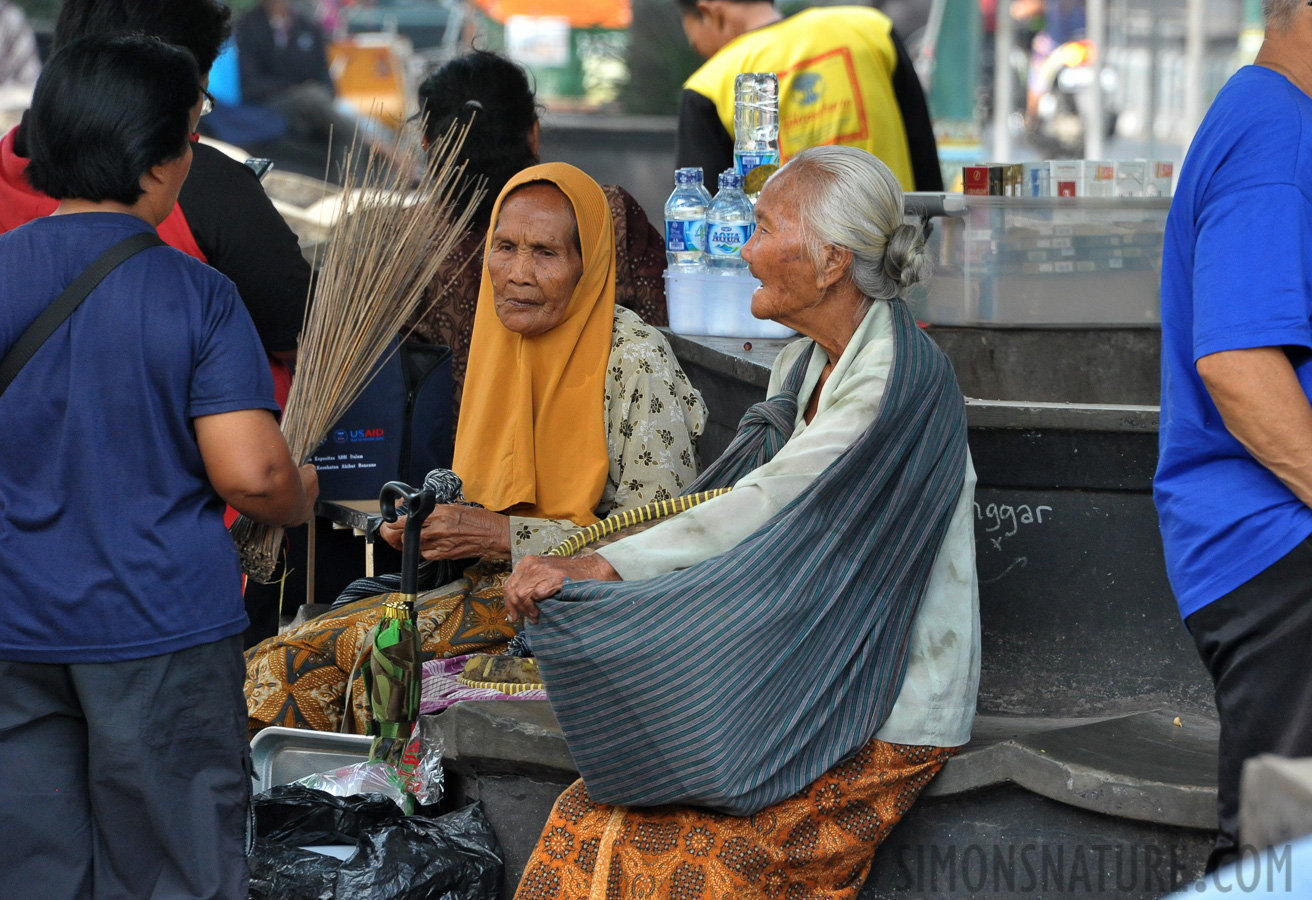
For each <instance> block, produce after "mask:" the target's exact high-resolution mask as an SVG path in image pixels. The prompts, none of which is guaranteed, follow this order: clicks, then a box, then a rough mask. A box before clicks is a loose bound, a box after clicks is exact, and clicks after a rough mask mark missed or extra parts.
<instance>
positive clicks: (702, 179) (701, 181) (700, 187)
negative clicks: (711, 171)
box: [684, 166, 711, 206]
mask: <svg viewBox="0 0 1312 900" xmlns="http://www.w3.org/2000/svg"><path fill="white" fill-rule="evenodd" d="M684 171H685V172H692V173H693V177H694V179H695V180H696V182H697V193H699V194H701V196H702V199H703V200H705V201H706V205H707V206H710V205H711V192H710V191H708V190H706V176H705V175H703V174H702V167H701V166H689V167H688V168H687V169H685V170H684Z"/></svg>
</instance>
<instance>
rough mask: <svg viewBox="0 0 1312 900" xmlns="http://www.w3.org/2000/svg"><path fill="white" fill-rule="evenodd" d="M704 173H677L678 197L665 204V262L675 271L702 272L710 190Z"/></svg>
mask: <svg viewBox="0 0 1312 900" xmlns="http://www.w3.org/2000/svg"><path fill="white" fill-rule="evenodd" d="M701 171H702V170H701V169H698V168H693V169H679V170H678V171H677V172H675V173H674V193H672V194H670V199H669V200H667V201H665V260H666V262H667V263H668V264H669V265H670V267H671V268H676V267H677V268H680V269H684V270H694V271H695V270H697V269H700V268H702V265H703V255H704V254H705V252H706V201H707V199H709V198H707V197H706V196H705V193H706V189H705V188H704V187H701V181H702V174H701Z"/></svg>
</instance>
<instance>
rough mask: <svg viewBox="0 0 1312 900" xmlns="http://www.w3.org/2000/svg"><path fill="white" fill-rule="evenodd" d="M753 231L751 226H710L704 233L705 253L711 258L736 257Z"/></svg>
mask: <svg viewBox="0 0 1312 900" xmlns="http://www.w3.org/2000/svg"><path fill="white" fill-rule="evenodd" d="M753 230H754V226H752V225H724V224H716V225H711V226H709V227H708V228H707V232H706V252H707V253H709V254H711V256H738V255H739V254H740V251H741V250H742V249H743V244H745V243H747V241H748V239H749V238H751V236H752V231H753Z"/></svg>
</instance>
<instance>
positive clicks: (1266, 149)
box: [1153, 66, 1312, 617]
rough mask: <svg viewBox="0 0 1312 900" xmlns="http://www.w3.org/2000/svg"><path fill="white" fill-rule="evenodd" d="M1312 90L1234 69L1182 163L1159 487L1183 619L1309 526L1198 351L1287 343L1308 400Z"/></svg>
mask: <svg viewBox="0 0 1312 900" xmlns="http://www.w3.org/2000/svg"><path fill="white" fill-rule="evenodd" d="M1310 192H1312V98H1309V97H1308V96H1307V95H1306V94H1304V93H1303V92H1302V91H1300V90H1299V89H1298V88H1297V87H1295V86H1294V85H1293V84H1292V83H1290V82H1289V81H1288V80H1287V79H1286V78H1285V77H1284V76H1283V75H1280V74H1278V73H1276V72H1274V71H1272V70H1270V69H1266V68H1262V67H1259V66H1248V67H1246V68H1243V69H1240V70H1239V72H1237V73H1236V74H1235V75H1234V77H1232V78H1231V79H1230V81H1229V82H1228V83H1227V84H1226V86H1225V87H1224V88H1223V89H1222V90H1221V92H1220V93H1219V94H1218V95H1217V97H1216V100H1215V101H1214V102H1213V103H1212V107H1211V109H1210V110H1209V111H1208V113H1207V117H1206V118H1205V119H1204V120H1203V123H1202V125H1201V126H1200V127H1199V129H1198V134H1197V136H1196V137H1195V138H1194V141H1193V143H1192V144H1191V145H1190V146H1189V153H1188V156H1187V157H1186V159H1185V161H1184V165H1183V167H1181V170H1180V181H1179V185H1178V187H1177V188H1176V192H1175V199H1174V200H1173V201H1172V203H1171V212H1170V216H1169V217H1168V219H1167V223H1166V241H1165V246H1164V249H1163V253H1162V418H1161V432H1160V435H1159V444H1158V446H1159V458H1158V463H1157V476H1156V478H1155V479H1154V482H1153V494H1154V499H1155V501H1156V503H1157V512H1158V515H1159V517H1160V520H1161V528H1162V541H1163V543H1164V545H1165V549H1166V569H1167V573H1168V575H1169V576H1170V579H1171V587H1172V589H1173V590H1174V591H1175V595H1176V599H1177V600H1178V602H1179V604H1180V613H1181V615H1182V616H1186V617H1187V616H1189V615H1190V614H1191V613H1193V612H1196V611H1197V610H1198V609H1200V608H1202V607H1203V606H1206V605H1207V604H1208V603H1211V602H1212V601H1213V600H1215V599H1217V598H1218V597H1220V596H1222V595H1224V594H1226V593H1228V592H1230V591H1232V590H1234V589H1235V588H1237V587H1239V586H1240V585H1242V584H1244V583H1245V582H1247V581H1249V580H1250V579H1252V578H1253V577H1254V576H1255V575H1257V574H1259V573H1260V572H1261V571H1262V570H1263V569H1266V568H1267V567H1269V566H1270V565H1271V564H1272V563H1274V562H1276V561H1277V560H1279V559H1280V558H1281V557H1282V556H1284V555H1285V554H1287V553H1288V552H1289V551H1291V550H1292V549H1294V547H1295V546H1297V545H1298V544H1299V542H1301V541H1302V540H1303V539H1304V538H1306V537H1307V536H1308V535H1309V534H1312V510H1309V509H1308V508H1307V507H1306V506H1304V505H1303V503H1301V502H1300V501H1299V500H1298V498H1297V497H1295V496H1294V494H1293V493H1292V492H1290V490H1289V489H1288V488H1286V487H1285V486H1284V484H1283V483H1281V482H1280V480H1279V479H1277V478H1276V477H1275V476H1274V475H1272V474H1271V472H1270V471H1268V470H1267V469H1266V468H1264V467H1263V466H1261V465H1260V464H1259V463H1258V462H1257V461H1256V460H1255V459H1253V457H1252V456H1251V455H1249V453H1248V451H1247V450H1245V449H1244V447H1243V446H1242V445H1241V444H1240V443H1239V441H1238V440H1236V439H1235V438H1234V436H1233V435H1231V434H1230V432H1229V431H1227V430H1226V428H1225V424H1224V423H1223V422H1222V421H1221V415H1220V413H1219V412H1217V409H1216V406H1215V404H1213V403H1212V400H1211V397H1210V396H1209V395H1208V393H1207V390H1206V388H1204V386H1203V383H1202V380H1201V379H1200V378H1199V377H1198V372H1197V370H1196V368H1195V363H1196V362H1197V360H1198V359H1199V358H1200V357H1203V356H1207V355H1209V354H1212V353H1217V352H1220V351H1223V350H1242V349H1250V348H1254V347H1287V348H1290V357H1291V361H1292V362H1293V364H1294V368H1295V371H1296V372H1297V374H1298V379H1299V382H1300V383H1301V384H1302V386H1303V391H1304V393H1306V394H1308V395H1309V396H1310V397H1312V354H1309V352H1308V351H1309V349H1312V324H1310V322H1312V193H1310Z"/></svg>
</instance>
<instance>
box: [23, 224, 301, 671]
mask: <svg viewBox="0 0 1312 900" xmlns="http://www.w3.org/2000/svg"><path fill="white" fill-rule="evenodd" d="M148 228H149V226H148V225H147V224H146V223H145V222H143V221H141V220H140V219H137V218H134V217H132V216H129V215H123V214H116V213H83V214H76V215H65V216H51V217H49V218H44V219H36V220H34V221H32V222H30V223H29V224H27V225H24V226H22V227H21V228H17V229H15V230H13V231H11V232H9V233H8V234H5V235H2V236H0V354H3V353H5V352H8V350H9V348H10V347H11V346H13V344H14V342H15V341H16V340H17V339H18V336H19V335H20V334H22V332H23V331H24V329H26V328H27V326H28V325H30V324H31V322H32V321H33V320H34V319H35V318H36V316H37V315H38V313H39V312H40V311H41V310H43V309H44V308H45V307H47V306H48V305H49V304H50V303H51V301H53V300H54V299H55V296H56V295H57V294H58V293H59V292H60V291H61V290H62V289H63V288H64V287H65V286H66V285H68V284H69V283H70V282H72V280H73V279H74V278H75V277H76V276H77V275H78V274H79V273H81V272H82V270H83V269H85V268H86V267H87V265H89V264H90V263H91V261H92V260H94V259H95V258H96V257H97V256H99V255H100V253H101V252H103V251H104V250H106V249H108V248H109V247H110V246H112V245H113V244H115V243H117V242H119V241H120V240H122V239H123V238H125V237H129V236H130V235H132V234H135V233H137V232H141V231H145V230H147V229H148ZM241 409H268V410H277V406H276V405H275V404H274V402H273V382H272V378H271V376H270V374H269V366H268V363H267V362H266V360H265V356H264V353H263V351H262V350H261V349H260V342H259V337H258V336H257V335H256V333H255V326H254V325H253V324H252V323H251V318H250V315H249V314H248V313H247V312H246V309H245V308H244V307H243V306H242V304H241V301H240V299H239V298H238V296H237V291H236V289H235V288H234V287H233V286H232V282H230V281H228V279H227V278H225V277H223V276H222V275H220V274H219V273H218V272H216V271H214V270H213V269H211V268H210V267H209V266H206V265H204V264H203V263H201V262H199V261H197V260H195V259H192V258H191V257H189V256H187V255H185V254H183V253H181V252H179V251H177V250H174V249H172V248H170V247H155V248H151V249H149V250H145V251H143V252H141V253H138V254H137V255H136V256H134V257H132V258H131V259H129V260H128V261H127V262H125V263H124V264H123V265H121V266H119V267H118V268H117V269H115V270H114V271H113V272H111V273H110V274H109V276H108V277H107V278H105V280H104V281H102V282H101V284H100V286H99V287H98V288H97V289H96V290H95V291H93V292H92V293H91V295H90V296H88V297H87V299H86V300H85V301H84V302H83V304H82V305H81V306H80V307H78V309H77V310H76V311H75V312H74V313H73V315H72V316H71V317H70V318H69V319H68V320H67V321H66V322H65V323H64V324H63V325H61V326H60V327H59V329H58V330H57V331H56V332H55V333H54V334H53V335H52V336H51V338H50V339H49V340H48V341H47V342H46V343H45V345H43V346H42V347H41V349H40V350H38V351H37V353H36V355H35V356H34V357H32V359H31V361H30V362H29V363H28V364H27V366H26V367H25V368H24V369H23V370H22V371H21V372H20V373H19V375H18V377H17V378H16V379H15V380H14V382H13V384H11V385H10V386H9V389H8V390H7V391H6V392H5V393H4V395H3V396H0V423H3V425H2V426H0V659H6V660H14V661H22V662H42V663H67V662H113V661H117V660H124V659H137V658H141V657H146V656H155V655H158V654H162V653H170V652H173V651H176V650H183V649H186V648H188V647H194V646H198V645H200V644H204V643H208V642H211V641H215V640H218V639H220V638H224V637H228V636H231V635H234V634H237V633H239V632H241V631H242V630H243V629H244V628H245V626H246V614H245V611H244V609H243V606H242V599H241V581H240V579H241V574H240V566H239V563H238V559H237V552H236V549H235V547H234V545H233V542H232V538H231V537H229V535H228V532H227V530H226V529H225V528H224V527H223V502H222V501H221V500H220V499H219V497H218V495H217V494H215V493H214V489H213V487H211V485H210V483H209V480H208V479H207V478H206V475H205V467H204V464H203V462H202V460H201V456H200V450H199V448H198V447H197V444H196V434H195V429H194V427H193V425H192V419H194V418H195V417H197V416H206V415H212V414H216V413H225V412H232V411H234V410H241Z"/></svg>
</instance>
